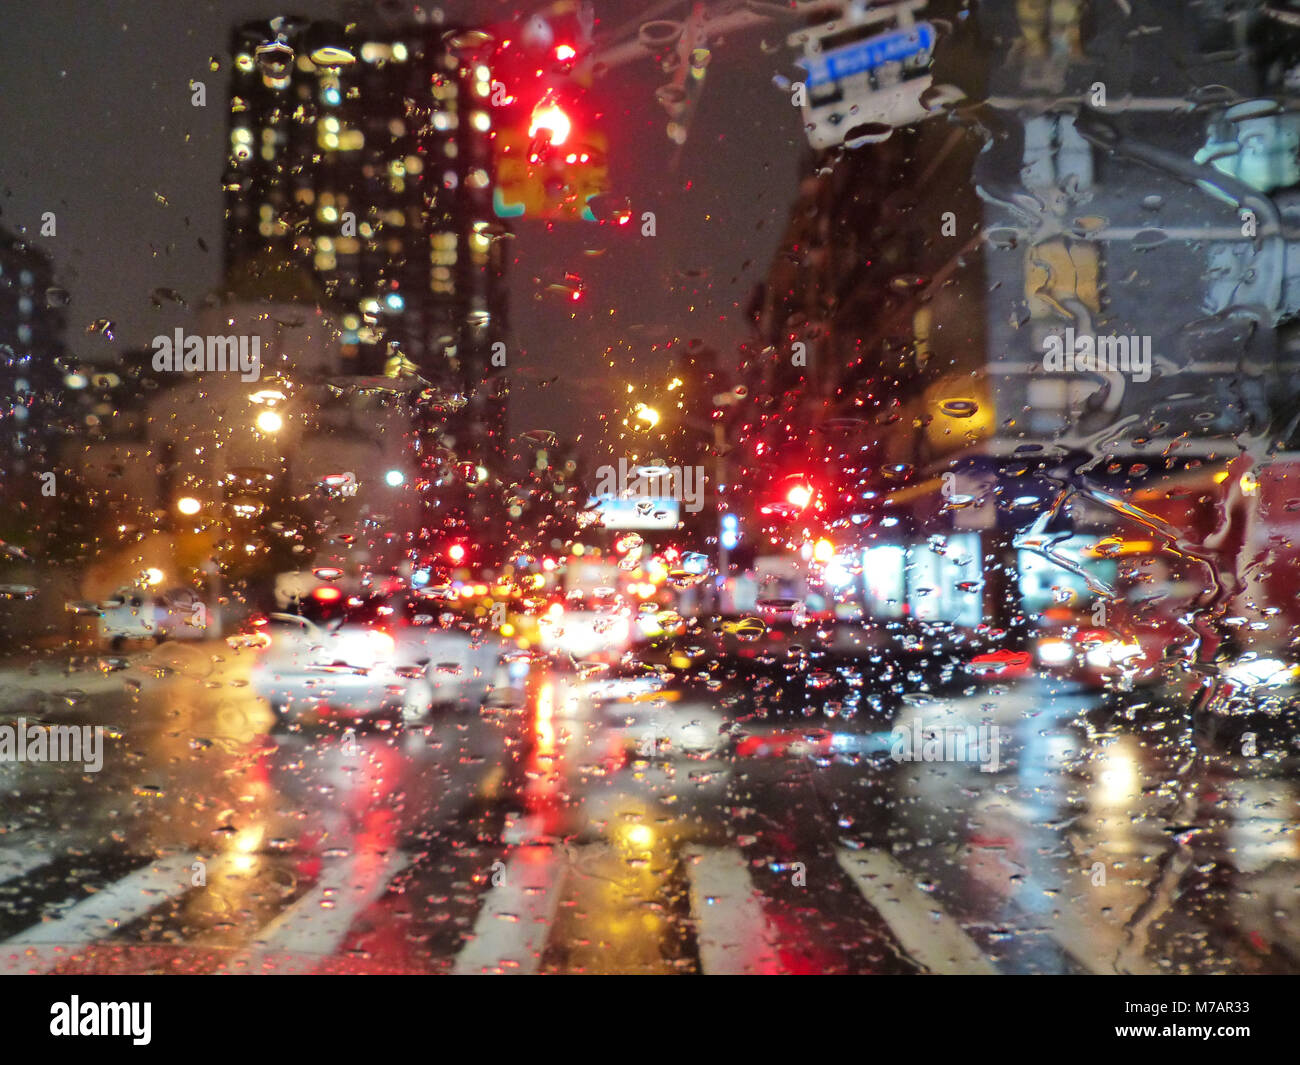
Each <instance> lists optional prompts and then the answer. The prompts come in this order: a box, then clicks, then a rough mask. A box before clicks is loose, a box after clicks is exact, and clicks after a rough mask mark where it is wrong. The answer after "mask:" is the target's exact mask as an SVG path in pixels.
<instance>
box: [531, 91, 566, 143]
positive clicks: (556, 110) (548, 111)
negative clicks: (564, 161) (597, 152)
mask: <svg viewBox="0 0 1300 1065" xmlns="http://www.w3.org/2000/svg"><path fill="white" fill-rule="evenodd" d="M572 131H573V119H571V118H570V117H569V114H568V112H567V111H565V110H564V108H563V107H561V106H560V105H559V104H558V103H556V102H555V98H554V97H552V96H551V95H549V94H548V95H546V96H543V97H542V99H541V100H540V101H538V104H537V106H536V107H534V108H533V116H532V119H531V120H530V121H529V123H528V136H530V137H532V138H534V139H542V140H543V141H544V145H545V146H547V147H555V148H558V147H559V146H560V145H561V144H563V143H564V142H565V141H567V140H568V139H569V134H570V133H571V132H572Z"/></svg>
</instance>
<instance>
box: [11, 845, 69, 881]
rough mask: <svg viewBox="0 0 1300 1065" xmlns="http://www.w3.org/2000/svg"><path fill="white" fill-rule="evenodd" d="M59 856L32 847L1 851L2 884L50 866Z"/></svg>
mask: <svg viewBox="0 0 1300 1065" xmlns="http://www.w3.org/2000/svg"><path fill="white" fill-rule="evenodd" d="M56 857H57V855H54V854H50V853H49V851H40V850H36V849H34V848H31V847H25V848H21V849H19V848H14V849H12V850H4V851H0V884H3V883H5V882H6V881H9V880H17V879H18V878H19V877H23V876H26V875H27V874H28V873H30V872H31V871H32V870H33V869H39V868H40V867H41V866H42V865H49V864H50V862H52V861H54V859H55V858H56Z"/></svg>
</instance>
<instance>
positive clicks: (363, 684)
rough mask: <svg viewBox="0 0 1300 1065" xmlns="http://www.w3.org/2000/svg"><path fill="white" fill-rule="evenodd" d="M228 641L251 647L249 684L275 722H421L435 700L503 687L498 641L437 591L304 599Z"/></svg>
mask: <svg viewBox="0 0 1300 1065" xmlns="http://www.w3.org/2000/svg"><path fill="white" fill-rule="evenodd" d="M330 590H331V591H333V589H330ZM230 643H231V644H232V646H244V647H251V648H253V650H254V653H255V654H256V656H257V658H256V661H255V663H254V666H253V670H252V684H253V688H254V690H255V691H256V692H257V694H258V695H259V696H261V697H262V698H264V699H267V700H268V701H269V702H270V703H271V707H272V709H273V710H274V711H275V712H276V714H277V716H278V717H280V718H281V719H290V718H294V717H297V716H299V715H301V714H302V713H303V712H304V711H306V710H309V709H313V708H314V709H335V710H342V711H346V712H348V713H350V714H351V715H353V716H366V715H369V714H372V713H376V712H385V711H389V710H394V709H395V710H398V711H400V714H401V717H402V719H403V720H405V721H419V720H421V719H423V718H424V717H425V716H426V715H427V714H428V713H429V712H430V711H432V710H433V709H434V708H435V707H437V706H448V705H451V706H462V707H474V708H477V707H478V706H480V705H482V703H483V702H484V701H485V700H486V699H487V697H488V695H489V693H491V692H492V691H493V689H494V688H496V687H506V686H508V684H509V681H508V677H507V671H506V668H505V666H504V664H503V661H502V653H503V651H504V650H505V646H504V645H503V644H502V642H501V641H500V640H499V638H497V637H496V636H495V634H491V633H487V632H484V631H480V630H479V629H476V628H474V627H473V626H472V625H471V624H470V623H469V622H468V621H467V619H465V618H464V617H463V616H461V615H460V614H457V613H456V612H455V610H454V609H452V608H450V607H449V605H448V604H447V602H446V601H445V600H444V599H442V598H441V597H438V596H434V595H421V594H416V593H410V594H401V595H395V596H378V595H376V596H366V597H359V596H342V595H340V596H337V597H331V596H326V597H325V598H323V599H320V598H316V599H309V600H308V602H307V603H306V604H304V606H303V612H302V613H300V614H290V613H279V612H277V613H273V614H271V615H269V616H268V617H266V618H262V619H259V620H258V622H256V623H255V624H254V626H253V631H252V632H251V633H244V634H241V635H239V636H235V637H232V638H231V640H230Z"/></svg>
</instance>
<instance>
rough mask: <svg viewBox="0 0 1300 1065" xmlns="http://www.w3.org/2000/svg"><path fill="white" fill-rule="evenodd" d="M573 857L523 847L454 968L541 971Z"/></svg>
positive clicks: (458, 970)
mask: <svg viewBox="0 0 1300 1065" xmlns="http://www.w3.org/2000/svg"><path fill="white" fill-rule="evenodd" d="M566 868H567V860H566V858H565V855H564V854H563V852H561V851H559V850H557V848H555V847H549V846H544V845H535V846H525V847H520V848H519V849H518V850H516V851H515V852H514V854H512V855H511V857H510V861H509V862H508V863H507V864H506V867H505V869H504V870H503V874H504V875H503V878H502V881H501V883H500V884H499V885H498V886H496V887H493V888H492V889H491V891H490V892H489V893H488V896H487V898H486V899H485V900H484V902H483V908H482V909H481V910H480V911H479V915H478V920H476V921H475V922H474V933H473V938H472V939H470V940H469V942H468V943H466V944H465V946H464V948H463V949H462V950H461V952H460V953H459V954H458V955H456V963H455V965H454V967H453V968H452V972H454V973H457V974H466V973H496V972H501V973H516V974H531V973H535V972H537V970H538V968H539V967H540V965H541V962H542V951H543V950H544V949H545V947H546V940H547V937H548V936H549V935H550V931H551V922H552V921H553V920H554V918H555V911H556V908H557V907H558V906H559V904H560V889H561V887H562V886H563V884H562V881H563V879H564V877H563V874H564V872H565V870H566Z"/></svg>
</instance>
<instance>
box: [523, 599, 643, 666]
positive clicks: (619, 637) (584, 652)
mask: <svg viewBox="0 0 1300 1065" xmlns="http://www.w3.org/2000/svg"><path fill="white" fill-rule="evenodd" d="M537 635H538V643H539V646H540V647H541V649H542V650H543V651H547V652H550V653H552V654H555V653H559V654H567V655H572V656H573V657H574V658H582V659H606V660H607V659H613V658H619V657H621V656H622V655H623V653H624V652H625V651H627V650H628V648H629V647H630V646H631V644H632V638H633V617H632V611H631V608H630V607H627V606H626V605H624V603H623V601H622V599H621V598H620V597H619V596H616V595H584V594H581V593H571V594H570V595H568V596H566V597H565V598H564V599H557V600H555V601H554V602H552V603H551V604H550V606H548V607H547V608H546V609H545V611H544V612H543V613H542V614H541V616H540V617H539V618H538V619H537Z"/></svg>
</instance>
